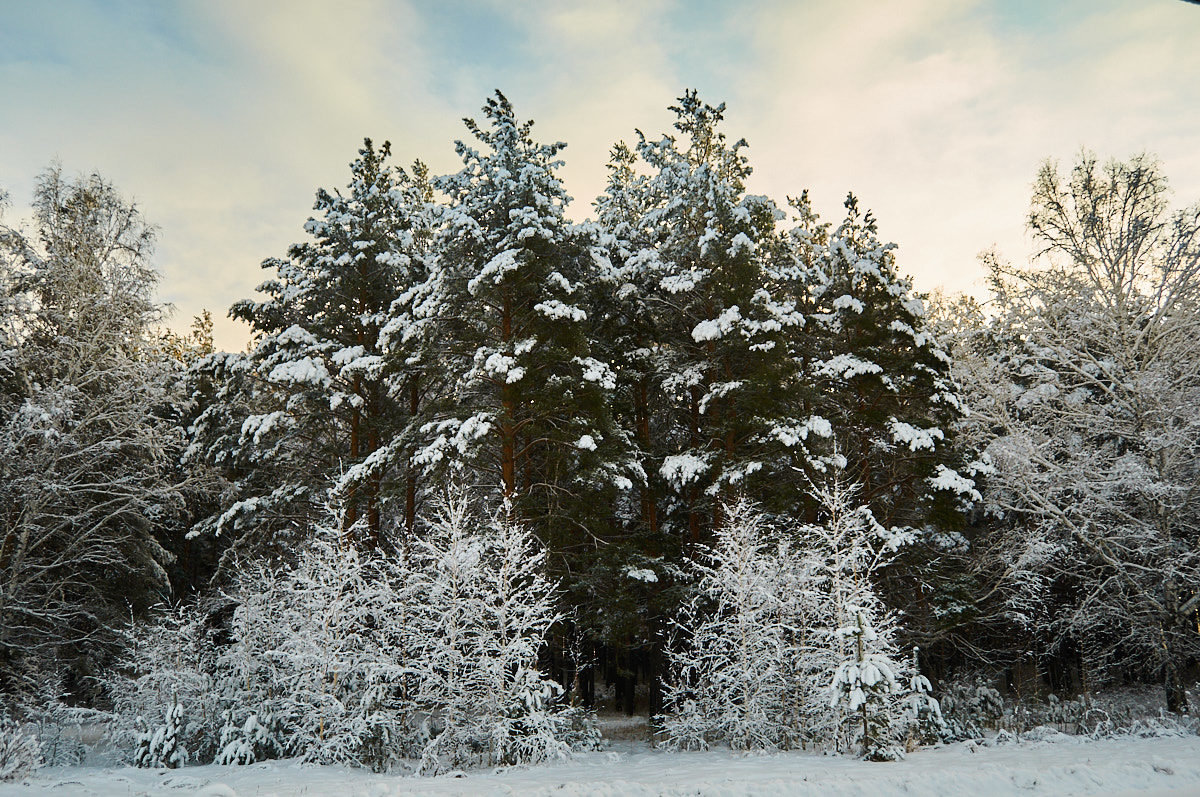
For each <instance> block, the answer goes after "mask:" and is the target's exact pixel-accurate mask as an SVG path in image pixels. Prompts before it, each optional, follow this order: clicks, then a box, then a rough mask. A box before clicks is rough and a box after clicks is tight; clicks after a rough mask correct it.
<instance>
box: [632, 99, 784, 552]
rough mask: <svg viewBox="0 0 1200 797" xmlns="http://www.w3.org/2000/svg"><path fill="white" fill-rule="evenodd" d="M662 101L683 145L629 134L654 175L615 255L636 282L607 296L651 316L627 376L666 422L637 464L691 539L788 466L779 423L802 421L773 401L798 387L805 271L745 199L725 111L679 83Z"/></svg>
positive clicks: (760, 203) (740, 149)
mask: <svg viewBox="0 0 1200 797" xmlns="http://www.w3.org/2000/svg"><path fill="white" fill-rule="evenodd" d="M672 110H673V111H675V113H676V116H677V120H676V122H675V128H676V130H677V131H678V133H679V134H680V136H681V138H682V140H678V141H677V140H676V138H675V137H674V136H664V137H662V138H661V139H659V140H657V141H650V140H647V139H646V138H645V137H644V136H640V134H639V142H638V145H637V152H638V154H639V156H640V157H641V159H642V161H644V162H645V164H646V165H647V167H648V168H649V171H650V179H649V180H648V181H646V182H645V183H644V184H641V185H639V186H637V189H638V190H639V191H640V192H643V194H644V195H643V196H641V197H639V203H640V207H639V208H638V211H639V213H640V215H639V216H638V217H637V218H636V219H635V231H636V235H633V236H631V242H632V243H633V244H635V245H636V246H638V247H639V248H638V249H637V251H636V252H634V253H633V255H632V257H629V258H626V261H625V262H626V267H627V269H628V270H630V271H631V273H630V275H629V276H628V277H627V278H626V281H627V282H630V284H631V285H633V286H634V289H632V290H629V289H624V288H623V287H621V288H619V291H618V294H617V297H618V299H619V300H622V301H624V302H625V303H627V304H629V305H630V309H629V311H628V315H629V316H630V317H638V316H640V315H645V314H648V315H649V317H650V319H651V321H652V328H653V330H654V332H655V335H656V339H655V340H654V341H653V343H652V345H651V346H650V347H649V353H648V355H644V356H649V357H651V358H653V361H652V364H651V363H647V364H646V365H643V366H641V367H639V368H637V369H635V370H633V371H631V372H630V373H631V375H632V376H634V378H635V380H638V381H641V382H645V381H646V374H647V373H651V374H653V375H654V377H655V379H654V382H653V383H652V384H651V387H652V388H653V389H654V392H655V393H656V394H657V395H656V396H655V398H654V399H653V400H652V401H651V403H654V402H655V401H657V402H661V404H662V406H663V410H662V412H663V414H664V415H665V417H666V423H665V424H663V428H662V429H661V431H659V432H658V434H657V435H656V436H655V439H654V440H652V441H650V445H651V451H650V453H649V455H648V457H647V459H648V461H650V462H652V463H654V464H658V460H661V465H659V467H658V473H659V475H660V476H661V477H662V479H663V480H664V481H665V482H666V483H667V485H668V486H669V487H670V489H671V496H672V499H671V506H670V513H669V514H670V515H671V516H672V517H673V518H674V519H675V520H674V522H675V523H676V524H678V525H679V526H681V527H682V528H683V529H685V534H686V535H687V536H688V538H689V539H691V540H692V541H693V542H696V541H699V540H701V539H702V538H703V537H704V536H705V532H706V530H708V529H710V528H713V527H715V526H719V525H720V511H721V509H720V508H721V506H723V503H724V499H723V498H722V495H723V494H724V493H725V492H727V491H729V490H731V489H734V488H737V489H748V490H750V492H751V493H752V494H756V493H758V492H760V490H758V487H759V486H762V485H768V484H770V482H771V480H772V477H773V475H776V474H777V472H783V471H788V470H789V467H790V464H791V459H792V456H793V454H792V449H791V448H790V447H789V446H787V445H786V444H785V442H784V438H785V436H786V432H781V430H790V429H799V428H805V429H807V427H806V426H805V422H806V421H807V419H793V418H791V417H790V416H789V413H788V409H789V407H788V405H787V404H786V403H784V402H783V401H782V397H784V396H786V395H787V394H788V393H789V392H790V391H792V390H794V389H796V388H797V384H796V382H795V380H794V376H795V365H794V361H793V359H792V357H791V347H790V346H789V345H788V343H787V338H788V337H789V336H791V335H794V334H796V332H797V330H798V329H799V328H800V327H801V326H802V325H803V324H804V318H803V316H802V314H801V313H800V312H798V311H797V308H796V302H795V296H796V294H797V288H796V286H795V284H794V281H795V280H796V279H797V278H798V277H800V276H801V273H800V272H799V271H798V270H797V269H795V268H794V265H793V263H792V261H791V259H790V258H789V257H788V256H787V252H786V248H785V247H784V246H783V243H782V242H783V239H782V237H781V236H780V235H779V234H778V232H777V230H776V222H777V221H778V220H779V219H780V218H781V217H782V214H781V213H780V211H779V210H778V208H777V207H776V206H775V205H774V204H773V203H772V202H771V201H770V200H769V199H767V198H766V197H761V196H752V195H747V194H746V192H745V185H744V181H745V179H746V178H747V177H748V176H749V174H750V172H751V168H750V165H749V163H748V161H747V158H746V156H745V154H744V150H745V147H746V142H745V141H744V140H739V141H736V142H733V143H730V142H729V141H728V140H727V138H726V136H725V133H724V132H722V131H721V130H720V123H721V122H722V120H723V118H724V111H725V106H724V105H723V104H722V105H719V106H715V107H714V106H711V105H708V104H706V103H704V102H702V101H701V100H700V99H699V97H698V96H697V94H696V92H694V91H688V92H685V94H684V96H682V97H680V98H679V100H678V105H676V106H673V107H672ZM626 160H627V159H626ZM614 187H615V188H619V187H620V184H619V183H617V184H614ZM614 187H610V193H611V192H612V191H613V190H614ZM618 200H619V197H617V196H613V197H612V198H611V200H610V201H609V204H610V206H611V205H612V204H614V203H615V202H617V201H618ZM639 285H643V286H645V287H643V288H640V289H639V288H638V287H637V286H639ZM641 348H647V347H645V346H643V347H641ZM622 387H623V389H624V390H626V391H628V390H637V389H639V386H638V384H636V382H635V383H634V384H630V385H627V386H626V385H623V386H622ZM642 412H643V414H646V413H645V410H643V411H642ZM650 414H653V409H651V410H650ZM633 419H634V420H636V419H637V413H636V412H635V413H634V415H633ZM781 435H783V436H781ZM768 503H770V502H768ZM769 508H773V507H769Z"/></svg>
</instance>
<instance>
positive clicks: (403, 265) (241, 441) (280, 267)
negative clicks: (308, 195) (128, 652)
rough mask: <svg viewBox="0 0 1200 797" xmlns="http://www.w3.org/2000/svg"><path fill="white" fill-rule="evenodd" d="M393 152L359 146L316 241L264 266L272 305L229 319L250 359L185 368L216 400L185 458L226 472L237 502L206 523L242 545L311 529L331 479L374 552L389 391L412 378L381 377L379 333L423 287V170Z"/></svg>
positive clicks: (399, 413)
mask: <svg viewBox="0 0 1200 797" xmlns="http://www.w3.org/2000/svg"><path fill="white" fill-rule="evenodd" d="M390 154H391V147H390V145H389V144H388V143H386V142H385V143H384V144H383V145H382V146H381V147H379V148H376V147H375V146H374V145H373V144H372V143H371V141H370V140H369V139H367V140H366V141H365V142H364V145H363V148H362V149H361V150H360V151H359V157H358V158H357V159H356V160H355V161H354V162H353V163H352V164H351V179H350V182H349V185H348V187H347V190H346V193H345V194H343V193H342V192H340V191H335V192H333V193H329V192H327V191H325V190H324V189H321V190H318V192H317V198H316V203H315V205H314V209H315V210H316V211H318V213H319V215H318V216H317V217H314V218H310V219H309V220H308V222H307V223H306V224H305V230H306V231H307V232H308V233H309V234H310V235H311V236H312V240H311V241H307V242H304V243H299V244H295V245H293V246H292V247H291V248H290V249H289V250H288V257H287V258H286V259H275V258H272V259H268V260H266V261H264V262H263V268H265V269H268V270H271V271H274V272H275V276H274V277H273V278H272V279H269V280H267V281H266V282H264V283H263V284H262V285H260V286H259V290H260V291H262V292H264V293H266V294H268V296H269V298H267V299H265V300H263V301H253V300H244V301H241V302H238V303H237V304H235V305H234V306H233V308H232V309H231V311H230V314H231V315H232V316H233V317H235V318H238V319H241V320H243V321H246V322H247V323H248V324H250V326H251V328H252V329H253V331H254V334H255V339H254V345H253V348H252V349H251V351H250V353H249V354H247V355H244V356H243V355H230V354H226V353H224V352H221V353H217V354H214V355H213V356H211V357H208V358H205V359H204V360H203V361H201V363H199V364H198V366H197V367H196V368H195V369H194V370H195V371H196V372H197V377H198V381H200V382H203V381H204V380H205V379H207V381H208V382H209V383H210V390H212V391H213V395H212V396H211V400H212V403H211V404H210V405H209V406H208V407H206V408H205V410H204V412H203V413H202V414H201V415H200V416H199V418H198V419H197V420H196V421H195V423H194V424H193V430H194V433H193V443H192V447H191V450H190V452H189V454H190V456H192V457H193V458H197V459H200V458H203V459H207V460H208V461H212V462H217V463H220V464H223V465H224V466H226V467H227V468H229V475H230V477H231V479H233V481H234V486H235V490H234V493H235V499H234V500H232V501H230V502H228V505H227V506H225V507H223V510H224V511H223V512H222V513H221V514H220V515H219V516H218V517H215V518H212V519H211V522H210V524H209V525H211V526H212V527H213V529H214V530H215V531H216V532H217V533H223V532H225V531H227V530H229V531H237V530H241V531H242V533H243V534H245V533H247V532H252V533H253V534H255V535H258V539H256V540H246V541H244V544H243V546H242V547H248V548H251V549H255V548H258V549H261V548H262V547H263V546H269V545H271V544H272V540H271V536H272V535H273V534H276V533H280V532H281V531H285V530H287V529H293V530H294V529H299V531H300V532H301V533H307V531H309V530H311V528H312V526H313V524H314V523H316V522H318V521H319V519H320V518H321V517H322V514H323V512H324V508H323V507H324V502H325V499H326V492H327V485H328V483H329V481H330V479H331V478H332V477H338V476H340V477H342V478H341V479H340V481H339V484H338V486H339V488H340V492H341V496H340V500H341V501H342V502H343V503H344V505H345V514H344V522H345V524H346V527H345V529H343V531H344V532H345V533H347V534H348V533H349V531H350V529H351V528H352V527H354V528H358V529H359V530H360V532H362V539H361V540H358V543H359V544H362V545H364V546H366V547H368V548H373V547H374V546H376V545H377V544H378V543H379V540H380V534H381V532H382V528H383V519H384V506H383V504H384V500H385V493H386V492H387V490H386V489H385V483H386V482H388V481H389V480H391V479H393V478H396V477H395V474H394V473H393V472H392V471H393V468H392V466H393V465H396V464H399V465H400V466H401V467H403V465H404V463H403V462H401V463H395V462H393V461H391V459H390V458H389V457H386V456H384V455H383V454H381V453H380V452H381V451H382V450H383V448H384V445H385V443H386V442H387V441H389V440H390V439H391V438H392V437H393V436H394V435H396V434H397V433H398V432H399V431H400V430H402V429H403V428H404V427H405V426H406V425H407V423H408V421H407V419H408V417H409V416H410V414H411V413H410V409H411V402H410V401H409V400H407V399H406V400H405V401H398V398H397V395H396V391H393V390H392V389H391V388H392V386H393V383H394V382H396V381H399V382H405V381H406V378H407V376H408V375H407V374H399V375H396V374H389V372H388V371H389V369H388V363H386V362H385V359H384V356H383V354H384V352H383V351H382V349H381V346H380V330H381V328H382V326H383V325H384V323H385V322H386V320H387V318H388V311H389V308H390V307H391V304H392V302H393V300H395V299H396V298H397V296H399V295H400V294H401V293H402V292H403V291H405V290H406V289H408V288H410V287H411V286H412V285H414V284H419V283H423V282H424V281H425V279H426V273H425V265H424V257H423V256H422V255H421V254H420V253H419V251H418V250H419V246H418V244H417V241H418V239H419V238H420V237H421V235H422V230H421V227H422V224H423V221H422V220H423V219H424V213H425V201H426V196H427V192H428V189H427V186H425V185H422V182H421V181H422V175H423V174H424V172H423V169H422V167H420V166H418V167H417V169H416V172H415V174H416V175H417V176H416V178H415V179H414V177H412V176H410V175H409V174H408V173H406V172H405V171H404V170H403V169H400V168H397V167H393V166H391V165H390V164H389V163H388V157H389V156H390ZM360 517H361V518H363V519H364V520H365V521H366V522H365V523H364V524H362V525H361V526H359V525H357V523H356V522H357V520H358V519H359V518H360ZM285 547H286V546H285Z"/></svg>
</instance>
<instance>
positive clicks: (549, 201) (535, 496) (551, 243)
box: [417, 92, 640, 588]
mask: <svg viewBox="0 0 1200 797" xmlns="http://www.w3.org/2000/svg"><path fill="white" fill-rule="evenodd" d="M483 110H484V114H485V116H486V118H487V123H488V124H487V126H486V127H485V126H480V125H478V124H476V123H475V122H474V121H472V120H467V122H466V124H467V129H468V130H469V131H470V133H471V134H472V136H473V137H474V138H475V139H476V140H477V142H478V144H479V145H480V149H475V148H474V147H472V146H469V145H468V144H465V143H463V142H458V144H457V150H458V153H459V155H460V156H461V157H462V160H463V164H464V165H463V169H462V170H461V171H459V172H458V173H456V174H452V175H449V176H446V177H442V178H438V179H437V180H435V185H436V187H437V188H438V189H439V190H441V191H442V192H444V193H445V195H446V196H447V198H448V201H449V205H448V207H446V208H445V209H444V216H443V218H442V219H441V222H440V225H439V236H440V237H439V238H438V240H437V242H436V245H435V249H436V251H437V252H438V257H439V260H438V263H437V280H438V286H437V291H436V294H435V295H434V296H433V297H432V298H431V300H430V301H431V302H433V303H434V306H433V307H432V309H431V310H429V311H428V312H430V313H433V314H435V315H436V318H437V324H438V326H437V332H436V336H437V339H438V340H439V341H441V344H442V345H441V347H440V348H439V349H438V350H436V352H435V354H434V355H433V356H435V357H436V359H437V362H438V363H439V364H440V365H441V367H442V368H443V369H444V370H445V371H446V372H447V373H448V374H449V375H450V377H451V379H452V380H454V381H453V384H452V385H451V386H450V388H449V389H448V391H447V394H446V398H445V400H444V401H443V402H442V403H440V404H438V405H435V406H433V408H432V411H431V416H430V418H429V421H428V423H427V424H426V426H425V427H424V430H425V433H426V435H427V438H428V444H427V445H426V446H425V447H424V448H423V449H422V450H421V451H419V452H418V454H417V459H418V460H419V461H420V462H422V463H423V464H425V465H427V466H429V467H431V468H433V469H435V470H442V471H443V472H444V470H445V467H446V466H453V467H457V468H465V469H466V472H468V473H469V474H471V475H470V477H469V478H470V480H471V481H473V482H474V483H476V484H480V485H483V486H485V487H487V488H489V489H498V492H499V496H498V497H499V498H500V499H501V500H504V501H506V502H508V503H509V504H510V505H511V507H512V511H513V512H514V513H515V515H514V516H515V517H518V518H521V519H522V520H523V521H526V522H531V523H533V524H534V528H535V529H536V532H537V534H538V535H539V536H540V537H541V538H542V539H543V541H544V542H545V543H546V544H547V546H548V547H549V549H550V551H551V553H552V562H553V566H554V567H555V569H556V571H557V572H559V573H563V574H566V573H572V574H579V573H585V572H587V570H588V569H589V565H588V564H587V563H586V560H587V559H588V558H589V557H590V556H591V555H592V551H593V550H594V549H595V540H597V539H603V537H604V535H605V533H606V531H605V529H606V524H607V519H608V517H607V516H608V508H609V507H610V506H611V505H612V494H613V493H614V492H615V491H621V490H627V489H629V488H630V487H631V486H632V480H633V478H639V477H640V476H639V474H638V473H637V469H636V466H635V465H633V464H632V462H631V460H630V458H629V456H628V453H627V450H628V446H627V443H626V440H625V437H624V435H623V433H622V432H621V430H620V429H619V428H617V427H616V426H615V425H614V424H613V423H612V422H611V419H610V411H609V396H610V394H611V391H612V389H613V387H614V386H615V383H614V377H613V374H612V371H611V369H610V368H609V367H608V366H607V365H606V364H605V363H603V362H601V361H600V360H598V359H596V358H595V357H593V356H592V354H591V352H590V349H589V337H590V330H591V327H592V320H591V319H590V318H589V316H588V313H587V309H586V298H587V297H586V289H587V285H588V283H589V281H590V280H591V279H592V278H593V271H594V263H593V259H592V254H591V246H590V244H591V241H590V240H589V236H588V235H586V234H585V231H584V230H583V229H581V228H578V227H575V226H574V225H572V224H570V223H569V222H568V221H567V220H566V219H565V217H564V215H563V210H564V207H565V206H566V204H567V202H568V201H569V199H570V198H569V197H568V196H567V195H566V193H565V192H564V190H563V187H562V184H561V182H560V181H559V179H558V177H557V175H556V170H557V169H558V168H559V166H560V165H561V161H560V160H558V158H557V156H558V153H559V151H560V150H561V149H562V147H563V146H564V145H563V144H561V143H558V144H540V143H537V142H535V141H534V140H533V138H532V137H531V127H532V122H519V121H518V120H517V118H516V116H515V113H514V111H513V107H512V105H511V104H510V103H509V101H508V99H507V98H506V97H505V96H504V95H503V94H501V93H499V92H497V93H496V94H495V96H494V97H492V98H490V99H488V101H487V104H486V105H485V106H484V109H483ZM580 558H582V559H583V560H584V561H582V562H580V561H578V560H579V559H580ZM571 560H576V561H575V563H574V564H571V565H570V566H569V567H568V566H567V564H566V563H567V562H568V561H571ZM567 586H568V587H569V588H576V585H575V584H569V585H567Z"/></svg>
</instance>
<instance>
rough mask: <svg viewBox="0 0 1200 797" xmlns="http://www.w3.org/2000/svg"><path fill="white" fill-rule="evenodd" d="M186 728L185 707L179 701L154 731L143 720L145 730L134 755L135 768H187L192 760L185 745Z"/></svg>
mask: <svg viewBox="0 0 1200 797" xmlns="http://www.w3.org/2000/svg"><path fill="white" fill-rule="evenodd" d="M138 719H139V720H140V719H142V718H141V717H139V718H138ZM186 726H187V722H186V720H185V719H184V716H183V706H182V705H181V704H180V703H179V702H178V701H176V702H175V703H173V704H172V705H171V707H170V708H169V709H168V710H167V717H166V721H165V722H164V723H163V724H161V725H158V726H157V727H155V728H154V729H153V730H152V729H150V728H149V727H148V726H146V725H145V723H144V720H143V728H144V729H143V731H142V733H141V734H140V735H139V736H138V740H137V748H136V750H135V751H134V754H133V765H134V766H135V767H166V768H167V769H178V768H179V767H182V766H186V765H187V762H188V761H189V759H190V758H191V755H190V754H189V753H188V750H187V748H186V747H184V744H183V736H184V732H185V728H186Z"/></svg>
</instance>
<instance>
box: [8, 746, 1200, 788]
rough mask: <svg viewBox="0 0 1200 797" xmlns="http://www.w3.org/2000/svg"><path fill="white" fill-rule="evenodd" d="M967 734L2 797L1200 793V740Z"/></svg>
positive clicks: (78, 777) (228, 777) (60, 779)
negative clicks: (924, 742) (783, 750)
mask: <svg viewBox="0 0 1200 797" xmlns="http://www.w3.org/2000/svg"><path fill="white" fill-rule="evenodd" d="M1047 736H1048V738H1046V739H1045V740H1042V741H1022V742H1017V743H1009V744H1001V745H994V744H993V745H992V746H986V747H985V746H977V745H975V744H974V743H971V742H967V743H962V744H953V745H949V746H945V747H941V748H938V749H932V750H923V751H919V752H916V753H912V754H910V755H909V756H908V758H907V759H906V760H905V761H901V762H898V763H890V764H872V763H864V762H861V761H857V760H855V759H853V758H842V757H826V756H816V755H807V754H803V753H788V754H777V755H763V756H754V755H751V756H743V755H737V754H731V753H729V752H728V751H713V752H706V753H663V752H658V751H654V750H650V749H648V748H647V747H646V746H645V744H644V743H640V742H639V743H630V742H624V743H622V742H617V743H615V744H614V747H613V749H611V750H609V751H607V752H601V753H588V754H583V755H580V756H578V757H576V758H575V759H574V760H572V761H569V762H564V763H562V764H559V765H555V766H546V767H538V768H531V769H507V770H497V771H490V772H474V773H468V774H465V775H462V776H457V777H456V776H453V775H449V776H443V777H437V778H409V777H399V776H395V775H390V776H389V775H375V774H372V773H370V772H366V771H361V770H351V769H343V768H339V767H307V766H299V765H297V764H294V763H291V762H266V763H261V764H253V765H250V766H246V767H219V766H213V765H210V766H199V767H188V768H186V769H184V770H182V771H174V770H146V769H131V768H111V769H103V768H89V767H77V768H52V769H45V770H42V771H41V772H39V773H38V774H37V775H36V776H35V777H34V778H33V779H32V780H30V781H28V782H26V783H22V784H6V785H0V797H17V796H18V795H20V796H21V797H26V795H29V796H32V795H43V794H63V795H78V796H79V797H89V796H91V797H116V796H117V795H159V794H162V795H191V794H196V795H207V797H234V796H235V795H236V797H251V795H262V796H263V797H266V795H278V796H279V797H284V795H337V796H338V797H341V796H342V795H346V796H347V797H354V796H356V795H362V797H400V796H401V795H491V794H497V795H556V796H562V797H565V796H568V795H612V797H626V796H631V797H636V796H637V795H681V796H682V795H716V796H719V797H741V795H755V796H756V797H757V796H758V795H764V796H765V795H789V796H791V795H862V796H863V797H876V796H877V795H891V794H897V795H899V794H903V795H908V796H909V797H912V795H937V796H938V797H941V796H942V795H972V797H984V795H987V797H991V795H1009V794H1011V795H1030V794H1063V795H1066V794H1070V795H1085V794H1087V795H1167V794H1200V737H1195V736H1192V737H1178V738H1151V739H1142V738H1135V737H1133V738H1131V737H1125V738H1118V739H1105V740H1099V741H1093V740H1088V739H1083V738H1077V737H1071V736H1065V735H1061V734H1053V733H1050V734H1047Z"/></svg>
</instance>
